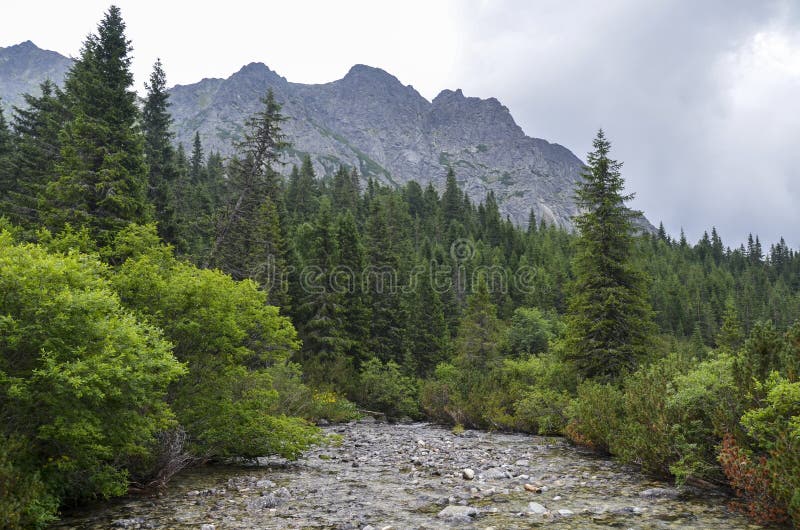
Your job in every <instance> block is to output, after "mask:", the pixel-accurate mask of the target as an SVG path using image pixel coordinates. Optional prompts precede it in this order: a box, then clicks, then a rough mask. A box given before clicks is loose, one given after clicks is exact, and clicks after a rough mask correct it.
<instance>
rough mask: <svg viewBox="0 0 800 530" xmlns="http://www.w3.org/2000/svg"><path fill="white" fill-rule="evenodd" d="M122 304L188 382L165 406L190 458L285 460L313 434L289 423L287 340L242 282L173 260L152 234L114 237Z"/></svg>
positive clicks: (262, 297)
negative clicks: (170, 350)
mask: <svg viewBox="0 0 800 530" xmlns="http://www.w3.org/2000/svg"><path fill="white" fill-rule="evenodd" d="M111 255H112V257H113V259H114V260H116V261H122V260H124V262H122V263H121V265H120V266H119V267H118V269H117V273H116V274H115V275H114V276H113V281H114V285H115V287H116V288H117V289H118V292H119V293H120V296H121V298H122V300H123V302H124V303H125V304H126V305H127V306H128V307H130V308H131V309H133V310H136V311H138V312H139V313H140V314H141V315H142V316H143V318H147V319H148V320H150V321H151V322H153V323H154V324H156V325H158V326H159V327H161V328H162V329H163V330H164V333H165V335H166V336H167V337H168V338H169V340H171V341H172V342H173V344H174V345H175V346H174V352H175V356H176V357H177V358H178V359H180V360H181V361H184V362H185V363H186V364H187V367H188V370H189V374H188V376H187V377H186V378H184V379H183V380H181V381H179V382H177V383H176V384H175V385H174V388H173V389H172V392H171V395H172V396H173V399H172V407H173V409H174V411H175V414H176V416H177V418H178V420H179V421H180V423H181V425H182V426H183V427H184V428H185V430H186V432H187V434H188V437H189V442H190V448H191V449H192V450H193V451H194V452H195V453H196V454H198V455H199V456H202V457H206V458H208V457H216V456H233V455H235V456H243V457H248V456H263V455H266V454H270V453H277V454H281V455H284V456H287V457H294V456H297V455H298V454H299V452H300V451H301V450H302V449H304V448H306V447H308V446H309V445H310V444H312V443H314V442H316V441H318V436H317V429H316V428H315V427H313V426H312V425H310V424H309V423H308V422H306V421H304V420H302V419H300V418H293V417H290V415H291V414H296V413H298V410H297V409H296V408H294V406H295V405H296V400H293V397H295V398H296V397H297V395H298V394H299V395H302V394H303V392H304V389H303V387H302V383H301V381H300V378H299V373H298V372H296V371H295V370H296V369H295V368H293V367H291V366H290V364H289V359H290V357H291V356H292V354H293V353H294V352H295V351H296V350H297V349H298V347H299V341H298V339H297V333H296V331H295V329H294V326H292V324H291V322H290V321H289V320H288V319H287V318H286V317H284V316H282V315H280V313H279V310H278V308H277V307H274V306H270V305H267V303H266V294H265V293H264V292H263V291H260V290H259V289H258V287H257V285H256V284H255V283H253V282H251V281H247V280H246V281H234V280H233V279H232V278H231V277H230V276H227V275H225V274H222V273H221V272H219V271H215V270H203V269H198V268H196V267H194V266H192V265H189V264H187V263H182V262H179V261H178V260H176V259H175V258H174V257H173V255H172V251H171V249H169V248H168V247H165V246H162V245H161V244H160V243H159V240H158V237H157V236H156V235H155V231H154V228H153V227H139V226H131V227H129V228H127V229H125V230H123V231H121V232H120V233H119V234H118V236H117V238H116V240H115V244H114V248H113V249H112V251H111Z"/></svg>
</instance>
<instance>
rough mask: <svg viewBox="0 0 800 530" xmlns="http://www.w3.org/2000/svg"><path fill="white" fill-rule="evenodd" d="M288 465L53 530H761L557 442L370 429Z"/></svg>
mask: <svg viewBox="0 0 800 530" xmlns="http://www.w3.org/2000/svg"><path fill="white" fill-rule="evenodd" d="M325 430H326V431H327V432H328V433H329V434H336V435H339V436H341V443H337V444H332V445H329V446H324V447H317V448H314V449H313V450H311V451H309V452H307V453H306V454H305V455H304V456H303V457H302V458H301V459H299V460H297V461H294V462H287V461H284V460H279V459H261V460H260V461H259V465H254V466H238V467H231V466H207V467H201V468H196V469H192V470H188V471H186V472H184V473H182V474H181V475H180V476H178V477H176V478H175V479H174V480H173V481H172V482H171V483H170V486H169V488H168V490H167V491H166V492H165V493H164V494H162V495H160V496H158V497H152V496H129V497H124V498H121V499H117V500H114V501H111V502H110V503H105V504H103V505H102V506H98V507H94V508H84V509H82V510H80V511H77V512H73V513H69V514H65V517H64V518H63V519H62V521H61V522H59V523H58V524H56V525H55V528H77V529H92V530H94V529H107V528H134V529H135V528H158V529H197V530H220V529H284V528H317V529H339V530H346V529H353V530H355V529H358V530H379V529H389V528H391V529H394V530H408V529H417V528H426V529H427V528H476V529H478V528H479V529H489V528H494V529H496V530H499V529H517V528H518V529H523V528H536V527H547V528H556V529H558V528H563V529H579V528H580V529H584V528H608V527H617V528H647V529H651V528H652V529H662V528H664V529H668V528H682V529H683V528H689V529H704V530H707V529H708V530H713V529H745V528H746V529H757V528H760V527H759V526H757V525H754V524H752V523H750V522H748V521H747V520H746V519H745V518H743V517H742V516H740V515H738V514H736V513H733V512H731V511H730V510H729V509H728V508H727V503H728V501H729V499H728V498H727V497H726V496H725V495H723V494H722V493H719V492H708V491H695V490H692V489H681V488H674V487H672V486H671V485H669V484H667V483H663V482H658V481H654V480H652V479H650V478H648V477H646V476H644V475H642V474H640V473H638V472H637V471H636V470H635V469H632V468H630V467H626V466H622V465H620V464H618V463H615V462H613V461H611V460H609V459H606V458H601V457H598V456H595V455H593V454H591V453H589V452H587V451H584V450H581V449H579V448H575V447H572V446H570V445H569V444H567V443H565V442H564V441H563V440H562V439H559V438H545V437H537V436H529V435H522V434H504V433H486V432H480V431H466V432H464V433H462V434H460V435H455V434H453V433H451V432H450V431H449V430H447V429H444V428H442V427H438V426H434V425H430V424H424V423H414V424H386V423H377V422H374V421H370V419H367V420H362V421H360V422H353V423H349V424H346V425H336V426H330V427H326V428H325Z"/></svg>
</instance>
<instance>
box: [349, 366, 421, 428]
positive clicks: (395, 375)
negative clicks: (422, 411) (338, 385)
mask: <svg viewBox="0 0 800 530" xmlns="http://www.w3.org/2000/svg"><path fill="white" fill-rule="evenodd" d="M359 383H360V388H361V390H360V392H359V395H360V399H359V402H360V403H361V404H362V405H363V406H365V407H367V408H368V409H372V410H377V411H380V412H384V413H386V415H387V416H389V417H394V418H398V417H402V416H410V417H417V416H418V415H419V405H418V404H417V399H416V398H417V394H418V390H417V384H416V381H415V380H414V378H412V377H409V376H407V375H405V374H403V373H402V371H401V370H400V366H399V365H398V364H397V363H395V362H394V361H389V362H387V363H385V364H384V363H382V362H381V361H380V360H379V359H375V358H372V359H370V360H368V361H367V362H365V363H364V364H363V365H362V367H361V374H360V378H359Z"/></svg>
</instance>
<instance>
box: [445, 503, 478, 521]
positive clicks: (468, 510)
mask: <svg viewBox="0 0 800 530" xmlns="http://www.w3.org/2000/svg"><path fill="white" fill-rule="evenodd" d="M476 515H478V509H477V508H473V507H472V506H456V505H451V506H448V507H447V508H445V509H444V510H442V511H441V512H439V514H438V515H437V516H436V517H438V518H439V519H463V518H471V517H475V516H476Z"/></svg>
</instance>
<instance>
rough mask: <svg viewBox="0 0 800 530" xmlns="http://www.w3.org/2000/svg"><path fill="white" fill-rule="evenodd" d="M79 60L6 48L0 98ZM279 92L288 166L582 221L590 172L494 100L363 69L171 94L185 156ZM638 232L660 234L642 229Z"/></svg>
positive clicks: (516, 216)
mask: <svg viewBox="0 0 800 530" xmlns="http://www.w3.org/2000/svg"><path fill="white" fill-rule="evenodd" d="M71 64H72V60H71V59H68V58H66V57H63V56H61V55H59V54H57V53H55V52H49V51H45V50H41V49H39V48H37V47H36V46H35V45H34V44H33V43H31V42H30V41H28V42H24V43H22V44H18V45H16V46H10V47H8V48H1V49H0V97H3V100H4V105H6V106H10V105H11V104H16V105H19V104H22V98H21V94H22V93H24V92H32V93H35V92H36V91H37V89H38V84H39V83H40V82H41V81H43V80H44V79H46V78H50V79H52V80H54V81H56V82H59V83H60V82H61V81H62V80H63V78H64V74H65V73H66V71H67V70H68V69H69V67H70V66H71ZM268 89H272V91H273V93H274V94H275V97H276V99H277V101H278V102H279V103H281V104H282V105H283V113H284V115H286V116H287V117H288V120H287V122H286V123H285V125H284V131H285V133H286V136H287V138H288V140H289V141H291V143H292V147H291V149H290V150H289V151H288V152H287V155H286V162H287V166H286V168H287V171H288V168H289V167H291V166H290V165H289V164H292V163H299V162H300V160H301V158H302V157H303V156H304V155H305V154H309V155H310V156H311V158H312V161H313V163H314V166H315V168H316V170H317V174H318V175H325V174H330V173H332V172H334V171H336V169H337V168H338V167H339V166H340V165H342V164H346V165H348V166H353V167H356V168H357V169H358V170H359V172H360V173H361V174H362V175H363V176H364V177H367V176H373V177H375V178H377V179H379V180H381V181H382V182H385V183H389V184H394V185H402V184H404V183H406V182H408V181H410V180H416V181H418V182H420V183H421V184H423V185H426V184H427V183H428V182H433V184H434V185H435V186H436V187H437V188H439V189H440V190H441V189H442V188H443V187H444V180H445V175H446V173H447V168H448V167H452V168H453V169H454V170H455V172H456V176H457V178H458V181H459V184H460V185H461V186H462V187H463V188H464V189H465V190H466V191H467V193H468V194H469V196H470V197H471V198H472V199H473V200H474V201H482V200H483V199H484V198H485V197H486V193H487V192H488V191H489V190H492V191H494V193H495V195H496V196H497V199H498V202H499V204H500V207H501V211H502V212H503V213H504V214H506V215H509V216H510V217H511V218H512V219H513V220H514V221H515V222H517V223H518V224H523V225H524V224H525V223H526V222H527V220H528V213H529V212H530V210H531V208H532V209H533V210H534V211H535V213H536V216H537V218H538V219H544V220H546V221H547V222H549V223H555V224H558V225H559V226H563V227H566V228H571V227H572V220H571V219H572V216H574V215H575V214H576V213H577V208H576V206H575V202H574V200H573V197H572V195H573V191H574V189H575V184H576V183H577V181H578V179H579V174H580V171H581V168H582V162H581V160H580V159H578V157H576V156H575V155H574V154H572V153H571V152H570V151H569V150H568V149H566V148H564V147H562V146H560V145H558V144H552V143H549V142H547V141H546V140H541V139H537V138H530V137H528V136H526V135H525V133H524V132H523V131H522V129H520V127H519V126H518V125H517V124H516V123H515V122H514V119H513V118H512V116H511V113H510V112H509V111H508V109H507V108H506V107H504V106H503V105H502V104H501V103H500V102H499V101H497V100H496V99H494V98H490V99H479V98H473V97H465V96H464V94H463V93H462V92H461V90H456V91H452V90H444V91H442V92H441V93H440V94H439V95H438V96H436V97H435V98H434V99H433V101H428V100H426V99H425V98H424V97H422V96H421V95H420V94H419V92H417V91H416V90H415V89H414V88H413V87H412V86H405V85H403V84H402V83H401V82H400V81H399V80H398V79H397V78H396V77H394V76H392V75H391V74H389V73H387V72H385V71H383V70H381V69H378V68H372V67H369V66H364V65H356V66H354V67H353V68H351V69H350V71H349V72H348V73H347V75H345V76H344V78H342V79H339V80H338V81H333V82H331V83H325V84H320V85H304V84H299V83H291V82H289V81H287V80H286V79H284V78H283V77H281V76H280V75H278V74H277V73H275V72H273V71H272V70H270V69H269V68H267V67H266V66H265V65H264V64H262V63H252V64H249V65H247V66H245V67H243V68H242V69H241V70H239V71H238V72H236V73H235V74H233V75H232V76H231V77H229V78H228V79H203V80H202V81H200V82H198V83H195V84H192V85H185V86H180V85H178V86H175V87H174V88H172V90H171V102H172V107H171V112H172V114H173V117H174V119H175V133H176V138H177V140H178V141H179V142H181V143H183V144H184V146H186V147H187V148H188V147H189V146H190V145H191V143H192V139H193V137H194V135H195V133H196V132H199V133H200V137H201V139H202V141H203V145H204V146H205V148H206V151H208V150H216V151H219V152H221V153H223V154H230V153H231V152H232V144H233V142H234V141H235V140H237V139H239V138H240V137H241V134H242V124H243V123H244V121H245V119H246V118H247V117H248V116H249V115H251V114H253V113H254V112H256V111H258V110H259V109H260V106H261V104H260V99H261V98H262V97H263V96H264V95H265V94H266V92H267V90H268ZM640 227H641V228H642V229H645V230H652V226H651V225H650V224H649V223H648V222H647V221H646V220H644V219H642V222H641V226H640Z"/></svg>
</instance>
